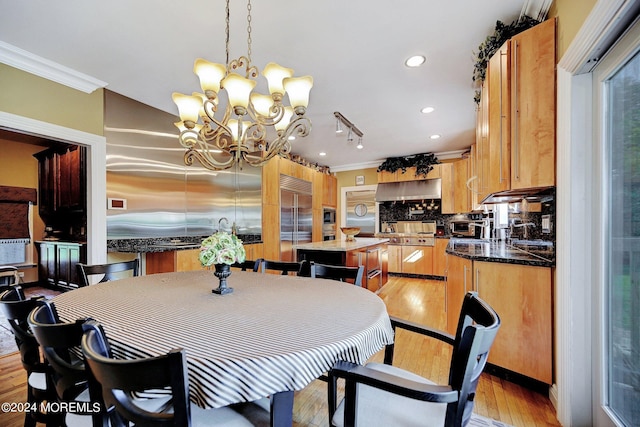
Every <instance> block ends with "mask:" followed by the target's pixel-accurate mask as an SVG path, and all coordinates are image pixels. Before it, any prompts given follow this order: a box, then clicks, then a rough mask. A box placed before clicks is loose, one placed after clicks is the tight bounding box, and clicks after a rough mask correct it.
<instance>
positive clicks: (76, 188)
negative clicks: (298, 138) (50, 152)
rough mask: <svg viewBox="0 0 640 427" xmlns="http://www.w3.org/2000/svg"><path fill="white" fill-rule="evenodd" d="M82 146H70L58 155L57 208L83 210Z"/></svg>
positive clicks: (83, 175) (83, 174)
mask: <svg viewBox="0 0 640 427" xmlns="http://www.w3.org/2000/svg"><path fill="white" fill-rule="evenodd" d="M84 153H85V149H84V147H70V148H69V149H68V151H67V152H66V153H63V154H59V155H58V173H57V180H58V181H57V183H56V185H55V186H56V193H57V209H59V210H64V211H83V210H85V185H84V180H85V179H86V178H85V173H84V169H85V168H84V163H85V160H84Z"/></svg>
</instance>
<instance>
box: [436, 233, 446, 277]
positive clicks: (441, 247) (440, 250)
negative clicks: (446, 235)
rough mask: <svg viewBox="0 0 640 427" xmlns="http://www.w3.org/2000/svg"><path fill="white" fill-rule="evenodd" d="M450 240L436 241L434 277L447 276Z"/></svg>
mask: <svg viewBox="0 0 640 427" xmlns="http://www.w3.org/2000/svg"><path fill="white" fill-rule="evenodd" d="M448 244H449V239H436V245H435V247H434V250H433V275H434V276H442V277H446V276H447V252H446V250H447V245H448Z"/></svg>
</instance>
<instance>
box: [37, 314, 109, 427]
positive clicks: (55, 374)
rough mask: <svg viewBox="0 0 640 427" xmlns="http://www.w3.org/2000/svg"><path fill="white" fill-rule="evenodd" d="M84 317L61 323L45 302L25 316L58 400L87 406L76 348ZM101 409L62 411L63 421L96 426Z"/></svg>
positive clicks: (82, 366)
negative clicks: (73, 411) (40, 351)
mask: <svg viewBox="0 0 640 427" xmlns="http://www.w3.org/2000/svg"><path fill="white" fill-rule="evenodd" d="M87 320H88V319H78V320H76V321H75V322H70V323H65V322H62V321H61V320H60V317H59V316H58V312H57V311H56V308H55V305H54V303H53V302H49V301H45V302H43V304H42V305H41V306H40V307H37V308H35V309H34V310H32V311H31V313H30V314H29V317H28V318H27V322H28V324H29V327H30V328H31V331H32V332H33V335H34V336H35V338H36V340H37V341H38V344H40V348H41V349H42V352H43V353H44V357H45V359H46V361H47V362H48V364H49V367H50V373H49V377H50V379H51V382H52V383H53V386H54V387H55V390H56V395H57V397H58V400H59V401H60V402H77V403H78V406H88V404H87V402H91V397H90V395H89V388H88V375H87V370H86V367H85V363H84V358H83V357H82V349H81V348H80V342H81V340H82V335H83V333H84V330H83V325H84V323H85V322H86V321H87ZM103 409H104V408H102V407H100V408H99V410H95V408H94V409H92V410H91V412H87V413H86V414H79V413H71V412H70V413H66V414H64V421H65V424H66V425H67V426H69V427H70V426H91V425H100V424H102V423H103V421H104V419H105V418H106V415H105V413H104V410H103ZM92 418H95V420H94V419H92Z"/></svg>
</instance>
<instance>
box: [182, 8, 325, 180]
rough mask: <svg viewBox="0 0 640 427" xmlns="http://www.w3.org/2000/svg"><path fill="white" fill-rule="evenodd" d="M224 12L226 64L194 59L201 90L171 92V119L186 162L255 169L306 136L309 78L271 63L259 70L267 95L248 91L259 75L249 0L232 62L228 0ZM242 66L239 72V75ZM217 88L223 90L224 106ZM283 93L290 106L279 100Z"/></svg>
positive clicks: (214, 166) (289, 150) (287, 151)
mask: <svg viewBox="0 0 640 427" xmlns="http://www.w3.org/2000/svg"><path fill="white" fill-rule="evenodd" d="M225 11H226V21H225V22H226V39H225V47H226V64H224V65H223V64H215V63H212V62H209V61H206V60H204V59H202V58H198V59H196V61H195V64H194V67H193V71H194V73H195V74H196V75H197V76H198V77H199V79H200V86H201V88H202V91H203V92H204V93H198V92H194V93H193V94H192V95H191V96H189V95H184V94H181V93H177V92H176V93H174V94H173V96H172V98H173V101H174V102H175V103H176V105H177V106H178V110H179V114H180V121H179V122H178V123H175V125H176V127H177V128H178V129H179V130H180V136H179V141H180V144H181V145H182V146H183V147H184V148H186V149H187V150H186V152H185V154H184V162H185V164H186V165H189V166H191V165H193V162H194V160H195V159H197V160H198V161H199V162H200V163H201V164H202V165H203V166H204V167H205V168H207V169H211V170H223V169H228V168H230V167H231V166H233V165H234V164H242V162H245V163H248V164H249V165H251V166H256V167H258V166H262V165H264V164H265V163H266V162H268V161H269V160H270V159H272V158H273V157H275V156H277V155H280V156H284V157H287V156H288V155H289V153H290V152H291V140H293V139H295V138H296V137H304V136H307V135H308V134H309V131H310V130H311V121H310V120H309V119H308V118H307V117H305V113H306V110H307V105H308V103H309V91H310V90H311V87H312V86H313V78H312V77H311V76H303V77H293V70H292V69H291V68H286V67H282V66H280V65H278V64H276V63H274V62H270V63H268V64H267V65H266V66H265V67H264V69H263V70H262V75H263V76H264V77H265V78H266V80H267V83H268V88H269V95H264V94H260V93H256V92H253V90H254V88H255V86H256V85H257V81H256V79H257V78H258V77H259V76H260V74H259V72H258V70H257V68H256V67H255V66H253V65H252V64H251V0H249V1H248V3H247V56H241V57H240V58H238V59H234V60H232V61H229V0H227V2H226V10H225ZM241 70H243V71H244V76H242V75H241V74H239V72H240V71H241ZM221 89H224V91H225V92H226V100H227V103H226V106H224V107H223V106H222V101H224V100H223V99H222V98H221V97H220V94H221ZM285 94H286V95H287V97H288V100H289V104H290V105H285V103H284V99H285ZM219 111H220V112H219ZM223 112H224V113H223ZM216 115H217V116H218V117H216Z"/></svg>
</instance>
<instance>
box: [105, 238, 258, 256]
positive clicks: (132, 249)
mask: <svg viewBox="0 0 640 427" xmlns="http://www.w3.org/2000/svg"><path fill="white" fill-rule="evenodd" d="M206 237H207V236H196V237H193V236H186V237H184V236H183V237H175V238H169V237H163V238H157V237H156V238H147V239H110V240H107V251H108V252H125V253H148V252H165V251H180V250H186V249H198V248H200V244H201V243H202V240H203V239H204V238H206ZM238 238H239V239H240V240H242V242H243V243H244V244H245V245H249V244H253V243H262V236H261V235H259V234H258V235H255V234H249V235H238Z"/></svg>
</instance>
